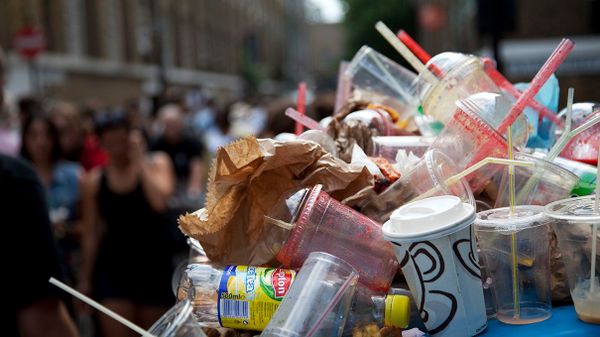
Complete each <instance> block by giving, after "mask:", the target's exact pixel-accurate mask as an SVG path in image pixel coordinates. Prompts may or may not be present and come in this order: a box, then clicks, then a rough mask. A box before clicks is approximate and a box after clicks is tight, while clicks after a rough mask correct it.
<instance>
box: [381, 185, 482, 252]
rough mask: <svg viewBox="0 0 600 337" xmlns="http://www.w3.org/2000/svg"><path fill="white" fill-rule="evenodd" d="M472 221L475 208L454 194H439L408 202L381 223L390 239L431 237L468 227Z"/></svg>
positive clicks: (386, 236)
mask: <svg viewBox="0 0 600 337" xmlns="http://www.w3.org/2000/svg"><path fill="white" fill-rule="evenodd" d="M474 220H475V208H474V207H473V206H472V205H470V204H468V203H464V202H462V201H461V200H460V198H459V197H456V196H453V195H442V196H438V197H431V198H426V199H422V200H417V201H414V202H411V203H408V204H406V205H404V206H402V207H400V208H398V209H397V210H395V211H394V212H393V213H392V215H391V216H390V220H389V221H387V222H386V223H385V224H384V225H383V236H384V238H385V239H387V240H389V241H396V242H412V241H416V240H433V239H437V238H440V237H443V236H446V235H449V234H452V233H455V232H458V231H460V230H461V229H463V228H465V227H467V226H469V225H470V224H471V223H473V221H474Z"/></svg>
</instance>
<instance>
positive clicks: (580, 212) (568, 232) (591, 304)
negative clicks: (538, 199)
mask: <svg viewBox="0 0 600 337" xmlns="http://www.w3.org/2000/svg"><path fill="white" fill-rule="evenodd" d="M594 201H595V197H594V196H586V197H580V198H573V199H565V200H559V201H556V202H553V203H551V204H549V205H547V206H546V209H545V211H546V215H547V216H548V217H550V218H551V219H552V220H551V221H552V222H551V224H552V227H553V228H554V231H555V232H556V236H557V238H558V245H559V247H560V249H561V251H562V258H563V260H564V263H565V266H566V274H567V279H568V283H569V289H570V291H571V298H572V299H573V303H574V304H575V311H576V312H577V316H578V317H579V319H581V320H582V321H584V322H588V323H596V324H600V282H599V280H600V266H599V264H600V238H599V237H598V233H600V213H598V212H597V211H595V205H594ZM594 226H595V227H596V244H595V245H594V242H593V241H594V235H593V233H594ZM594 255H595V258H593V256H594ZM595 261H598V262H596V266H595V267H594V268H592V264H593V263H594V262H595ZM591 279H593V282H594V289H591V284H592V283H591V282H590V280H591Z"/></svg>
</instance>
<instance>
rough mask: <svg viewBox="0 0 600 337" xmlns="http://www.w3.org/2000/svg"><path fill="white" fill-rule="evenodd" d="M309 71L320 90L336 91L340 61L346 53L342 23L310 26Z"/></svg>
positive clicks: (344, 32)
mask: <svg viewBox="0 0 600 337" xmlns="http://www.w3.org/2000/svg"><path fill="white" fill-rule="evenodd" d="M308 39H309V44H308V47H309V49H308V53H309V54H308V60H309V64H308V70H309V72H310V74H311V76H312V77H313V78H314V81H315V85H316V86H317V87H318V88H319V89H329V90H335V87H336V85H337V82H336V78H337V73H338V69H339V65H340V60H341V59H342V58H343V57H344V52H345V51H346V43H345V42H346V31H345V29H344V27H343V25H342V24H341V23H311V24H309V25H308Z"/></svg>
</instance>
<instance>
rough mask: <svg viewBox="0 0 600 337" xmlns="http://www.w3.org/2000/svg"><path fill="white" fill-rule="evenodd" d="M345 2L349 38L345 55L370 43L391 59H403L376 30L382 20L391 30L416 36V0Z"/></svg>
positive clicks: (399, 60)
mask: <svg viewBox="0 0 600 337" xmlns="http://www.w3.org/2000/svg"><path fill="white" fill-rule="evenodd" d="M343 2H345V4H346V8H347V12H346V15H345V17H344V26H345V28H346V31H347V38H348V41H347V43H346V46H347V47H346V48H347V49H346V58H347V59H350V58H351V57H352V56H353V55H354V54H355V53H356V52H357V51H358V49H359V48H360V47H361V46H363V45H368V46H369V47H371V48H373V49H375V50H377V51H378V52H380V53H382V54H384V55H386V56H387V57H389V58H391V59H392V60H395V61H397V62H399V63H404V61H403V60H402V57H401V56H400V55H398V53H397V52H396V51H395V49H393V47H391V46H390V45H389V43H388V42H387V41H386V40H385V39H384V38H383V37H382V36H381V35H380V34H379V33H378V32H377V31H376V30H375V23H377V21H383V22H384V23H385V24H386V25H387V26H388V27H390V29H391V30H392V31H394V32H397V31H398V30H400V29H404V30H405V31H406V32H407V33H408V34H410V35H411V36H413V37H415V32H416V22H417V19H416V11H415V6H414V4H413V2H412V1H409V0H343ZM404 64H406V63H404Z"/></svg>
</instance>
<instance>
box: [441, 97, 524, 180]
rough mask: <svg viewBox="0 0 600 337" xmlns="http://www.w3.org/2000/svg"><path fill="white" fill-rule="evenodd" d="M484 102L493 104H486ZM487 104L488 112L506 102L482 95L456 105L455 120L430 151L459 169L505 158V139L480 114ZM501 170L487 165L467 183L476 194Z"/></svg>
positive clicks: (519, 143)
mask: <svg viewBox="0 0 600 337" xmlns="http://www.w3.org/2000/svg"><path fill="white" fill-rule="evenodd" d="M491 100H494V102H491ZM482 101H485V102H488V103H490V104H483V102H482ZM484 105H485V109H492V108H493V107H494V106H497V105H502V106H504V105H506V102H503V99H502V96H499V95H496V94H487V95H482V94H479V95H478V96H477V97H475V99H465V100H461V101H458V102H456V106H457V109H456V111H455V112H454V115H453V116H452V119H450V120H449V121H448V123H446V127H445V128H444V130H442V132H441V133H440V135H439V136H438V137H437V138H436V139H435V141H434V142H433V144H431V147H430V149H436V150H439V151H441V152H443V153H444V154H446V155H447V156H449V157H450V158H452V159H453V160H454V162H455V163H456V166H457V167H458V168H459V170H463V169H465V168H467V167H470V166H471V165H473V164H475V163H477V162H479V161H481V160H482V159H484V158H486V157H497V158H506V157H507V156H508V143H507V142H506V139H505V138H504V136H503V135H501V134H500V133H498V132H497V131H496V130H495V129H494V128H493V127H492V126H491V125H490V124H489V123H487V122H486V121H485V120H484V119H483V118H481V117H480V115H479V114H478V111H479V110H480V109H481V108H482V106H484ZM502 109H504V110H506V109H505V108H502ZM521 138H522V139H521V141H520V142H518V141H515V142H514V143H513V146H520V145H521V144H523V143H524V142H525V141H526V139H527V137H524V138H523V137H521ZM499 169H500V166H498V165H487V166H485V167H483V168H481V169H480V170H478V171H477V172H474V173H472V174H470V175H469V176H468V177H467V180H468V181H469V184H470V185H471V189H472V190H473V191H475V192H476V191H478V190H480V189H481V188H483V187H484V186H485V185H486V184H487V183H488V181H489V179H490V177H491V176H493V175H494V174H495V173H496V172H497V171H498V170H499Z"/></svg>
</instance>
